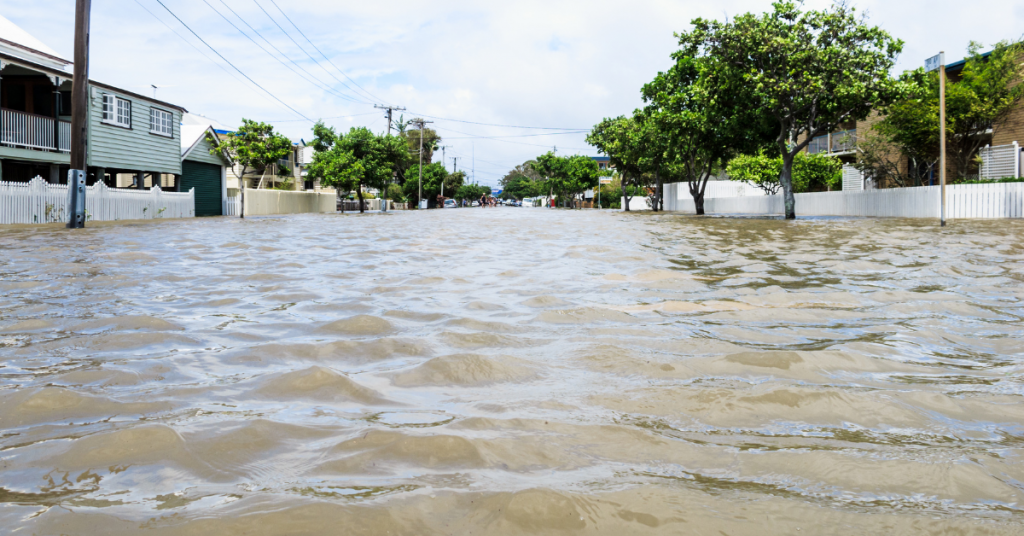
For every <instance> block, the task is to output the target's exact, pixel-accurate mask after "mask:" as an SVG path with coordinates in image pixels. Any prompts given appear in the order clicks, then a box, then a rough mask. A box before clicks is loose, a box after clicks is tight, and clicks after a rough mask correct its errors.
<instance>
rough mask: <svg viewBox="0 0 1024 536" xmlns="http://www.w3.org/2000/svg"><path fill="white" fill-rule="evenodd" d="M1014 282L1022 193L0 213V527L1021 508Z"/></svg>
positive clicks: (466, 523) (976, 518) (963, 518)
mask: <svg viewBox="0 0 1024 536" xmlns="http://www.w3.org/2000/svg"><path fill="white" fill-rule="evenodd" d="M1022 300H1024V221H975V222H960V221H957V222H952V223H951V224H950V226H949V227H947V228H945V229H942V230H940V229H938V228H937V226H936V225H935V222H930V221H920V220H863V219H862V220H850V219H822V220H799V221H796V222H784V221H776V220H755V219H724V218H693V217H684V216H678V215H652V214H649V213H648V214H624V213H620V212H612V211H603V212H598V211H566V210H548V209H530V208H498V209H457V210H445V211H436V210H435V211H428V212H425V213H416V212H396V213H391V214H388V215H377V214H374V215H364V216H358V215H351V214H349V215H344V216H342V215H303V216H288V217H264V218H251V219H246V220H244V221H240V220H237V219H226V218H214V219H196V220H175V221H166V222H147V223H135V224H131V223H130V224H112V225H96V226H92V227H90V228H89V229H86V230H84V231H80V232H67V231H65V230H64V229H56V228H20V229H9V228H8V229H3V228H0V449H2V450H0V532H2V533H18V534H22V533H24V534H57V533H68V534H71V533H74V534H135V533H140V532H144V533H146V534H210V535H222V534H241V533H246V534H286V533H287V534H391V535H402V534H409V535H413V534H417V535H418V534H470V533H472V534H498V535H503V534H573V533H580V534H608V535H619V534H720V533H722V534H729V535H732V536H737V535H744V534H749V535H758V536H762V535H764V534H769V533H778V534H797V532H796V531H797V529H800V530H802V531H803V532H802V533H803V534H821V533H843V534H846V533H849V534H890V533H892V534H926V533H927V534H931V533H960V532H963V533H978V532H984V533H986V534H1020V533H1021V530H1024V460H1022V454H1024V404H1022V402H1024V396H1022V395H1024V383H1022V382H1024V366H1022V363H1024V326H1022V322H1021V320H1022V317H1024V306H1022ZM18 529H20V530H18ZM16 530H17V532H15V531H16Z"/></svg>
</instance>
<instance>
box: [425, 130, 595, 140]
mask: <svg viewBox="0 0 1024 536" xmlns="http://www.w3.org/2000/svg"><path fill="white" fill-rule="evenodd" d="M452 132H455V131H454V130H452ZM586 132H590V131H589V130H574V131H570V132H551V133H547V134H515V135H512V136H478V135H472V134H471V135H468V136H464V137H448V138H445V139H446V140H468V139H485V140H499V139H503V138H536V137H538V136H561V135H564V134H583V133H586Z"/></svg>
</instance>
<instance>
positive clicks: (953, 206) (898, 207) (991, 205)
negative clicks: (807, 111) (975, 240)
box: [630, 182, 1024, 219]
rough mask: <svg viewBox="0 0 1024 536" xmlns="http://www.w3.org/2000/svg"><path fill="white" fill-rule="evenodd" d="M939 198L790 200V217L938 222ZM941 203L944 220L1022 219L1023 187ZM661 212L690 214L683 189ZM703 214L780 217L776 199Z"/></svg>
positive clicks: (931, 189)
mask: <svg viewBox="0 0 1024 536" xmlns="http://www.w3.org/2000/svg"><path fill="white" fill-rule="evenodd" d="M940 195H941V194H940V187H939V186H921V187H916V188H888V189H884V190H862V191H844V192H814V193H804V194H796V213H797V215H798V216H870V217H893V218H938V217H939V210H940V207H939V203H940ZM946 197H947V205H946V207H947V209H948V212H947V217H948V218H950V219H957V218H1024V183H1020V182H1011V183H992V184H957V185H953V186H948V187H947V189H946ZM630 208H631V209H634V207H633V206H631V207H630ZM644 208H646V207H644ZM634 210H635V209H634ZM665 210H667V211H676V212H683V213H688V214H693V213H694V212H695V210H694V204H693V199H692V198H691V197H690V194H689V191H688V190H687V188H686V184H685V183H674V184H670V185H666V189H665ZM704 211H705V213H707V214H782V213H783V212H784V205H783V200H782V195H781V194H779V195H771V196H765V195H760V196H743V197H719V198H710V199H705V200H704Z"/></svg>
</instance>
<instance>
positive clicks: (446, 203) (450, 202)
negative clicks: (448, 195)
mask: <svg viewBox="0 0 1024 536" xmlns="http://www.w3.org/2000/svg"><path fill="white" fill-rule="evenodd" d="M458 206H459V205H457V204H456V203H455V200H454V199H445V200H444V208H457V207H458Z"/></svg>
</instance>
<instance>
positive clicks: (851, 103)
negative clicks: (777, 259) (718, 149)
mask: <svg viewBox="0 0 1024 536" xmlns="http://www.w3.org/2000/svg"><path fill="white" fill-rule="evenodd" d="M679 41H680V44H681V46H682V47H683V48H692V49H694V50H696V51H697V52H696V53H697V54H700V55H701V56H703V57H704V58H705V59H706V61H707V62H708V64H707V69H705V71H704V74H705V77H704V79H703V85H704V87H705V88H706V90H707V93H708V98H711V99H713V100H719V99H721V100H723V101H728V102H733V103H735V104H736V105H737V106H743V107H746V109H750V110H759V111H760V112H761V113H763V114H764V115H765V116H766V117H768V118H770V119H771V120H772V122H773V124H774V127H775V139H774V145H775V146H776V147H777V149H778V152H779V153H780V154H781V155H782V160H783V166H782V173H781V176H780V177H779V179H780V182H781V183H782V189H783V194H784V200H785V212H786V218H787V219H792V218H795V217H796V208H795V204H796V200H795V197H794V196H793V180H792V177H793V176H792V172H793V160H794V158H795V157H796V155H797V153H799V152H801V151H803V150H804V148H805V147H807V144H808V143H809V142H810V140H812V139H813V138H814V137H815V136H818V135H821V134H826V133H828V132H831V131H833V130H835V129H836V128H838V127H839V126H840V125H841V124H843V123H846V122H848V121H856V120H860V119H863V118H865V117H866V116H867V115H868V113H870V112H871V110H872V109H874V108H879V107H884V106H887V105H888V104H890V103H891V102H893V101H894V100H896V99H897V98H898V97H899V96H900V94H901V93H902V91H901V89H902V87H903V85H902V84H900V83H899V82H898V81H896V80H894V79H893V78H892V77H891V76H890V74H889V72H890V70H891V69H892V66H893V63H894V61H895V58H896V56H897V55H898V54H899V53H900V51H901V50H902V49H903V42H902V41H900V40H897V39H893V38H892V37H891V36H890V35H889V34H888V33H886V32H885V31H884V30H882V29H881V28H878V27H873V26H868V25H867V24H865V23H864V21H863V19H861V18H858V17H857V16H856V13H855V11H854V9H853V8H851V7H849V6H848V5H847V4H845V3H836V4H834V5H833V6H832V7H829V8H827V9H824V10H821V11H813V10H812V11H801V9H800V4H797V3H795V2H789V1H781V2H775V3H773V4H772V11H770V12H768V13H765V14H762V15H755V14H751V13H747V14H745V15H740V16H738V17H736V18H735V19H733V20H731V21H727V22H719V21H710V20H705V19H696V20H694V21H693V29H692V30H691V31H689V32H685V33H682V34H680V36H679Z"/></svg>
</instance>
